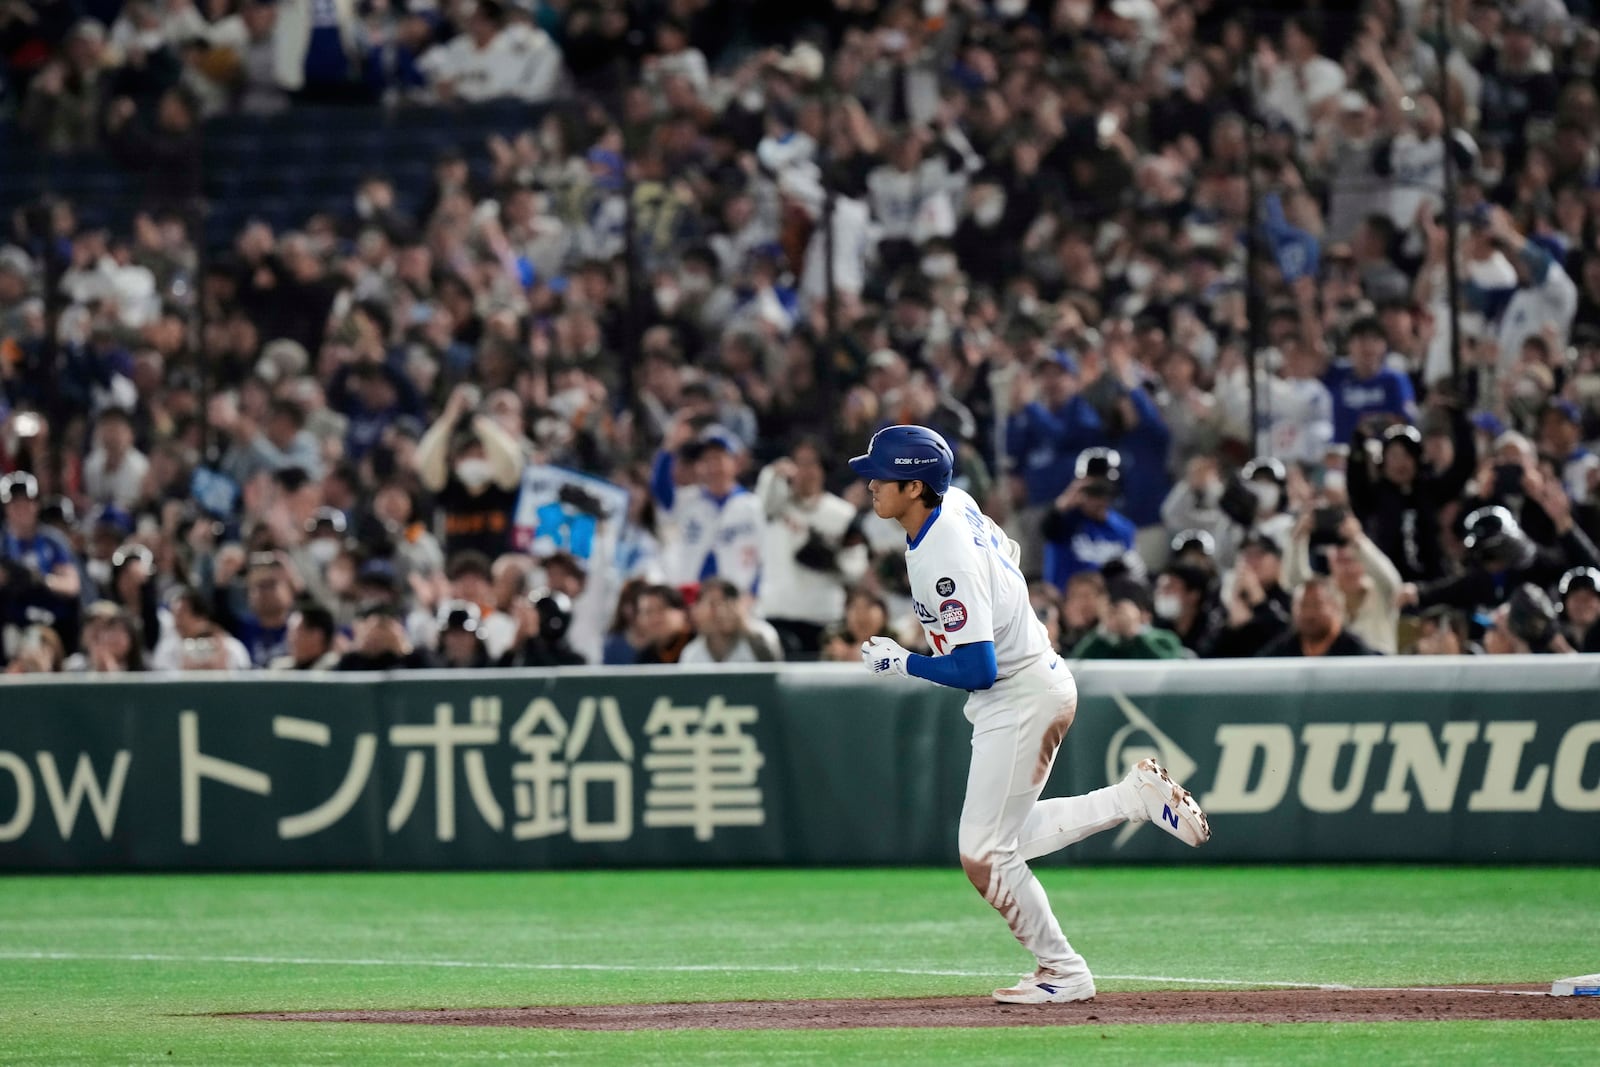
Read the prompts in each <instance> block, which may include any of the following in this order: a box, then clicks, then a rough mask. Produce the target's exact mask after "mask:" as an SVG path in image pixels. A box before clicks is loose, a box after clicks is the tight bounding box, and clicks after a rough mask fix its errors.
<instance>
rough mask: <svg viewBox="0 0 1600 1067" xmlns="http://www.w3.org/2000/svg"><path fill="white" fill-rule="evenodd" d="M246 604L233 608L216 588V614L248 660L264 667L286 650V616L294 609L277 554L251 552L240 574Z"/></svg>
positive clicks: (292, 595)
mask: <svg viewBox="0 0 1600 1067" xmlns="http://www.w3.org/2000/svg"><path fill="white" fill-rule="evenodd" d="M244 579H245V595H246V607H245V610H243V611H241V612H237V613H235V612H233V611H232V610H231V605H230V603H229V598H228V596H227V593H226V590H224V589H220V588H219V590H218V596H217V610H216V617H217V618H218V619H219V620H221V621H222V622H223V623H224V625H225V626H226V627H227V629H228V630H229V631H230V632H231V633H232V634H233V636H235V637H237V638H238V639H239V641H240V643H241V644H243V645H244V647H245V650H246V651H247V652H248V653H249V654H250V663H251V665H252V666H255V667H265V666H267V665H268V664H270V663H271V662H272V661H273V660H275V659H277V658H279V657H280V656H284V655H288V654H289V616H290V615H291V614H292V613H293V611H294V595H295V591H294V586H293V585H292V584H291V582H290V580H289V571H288V568H287V567H286V566H285V563H284V560H283V558H282V557H281V556H279V555H278V554H276V553H273V552H258V553H254V554H252V555H251V557H250V560H249V563H248V567H247V569H246V571H245V575H244Z"/></svg>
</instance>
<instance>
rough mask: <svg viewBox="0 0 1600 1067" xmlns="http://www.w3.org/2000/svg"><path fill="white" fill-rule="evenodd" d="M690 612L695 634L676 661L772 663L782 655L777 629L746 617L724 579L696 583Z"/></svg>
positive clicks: (737, 594)
mask: <svg viewBox="0 0 1600 1067" xmlns="http://www.w3.org/2000/svg"><path fill="white" fill-rule="evenodd" d="M693 615H694V625H695V630H696V631H697V633H696V636H695V638H694V640H692V641H690V642H689V644H688V646H687V647H686V648H684V650H683V654H682V655H681V656H680V657H679V658H678V662H679V663H683V664H695V663H772V662H775V661H778V660H781V659H783V658H784V656H783V645H782V643H781V642H780V640H779V638H778V634H777V631H775V630H774V629H773V628H772V626H770V625H769V624H767V623H764V622H761V621H759V620H756V619H753V618H751V617H750V615H749V613H748V611H747V610H746V606H745V603H744V598H743V596H742V595H741V594H740V592H739V589H738V587H737V586H735V585H734V584H733V583H732V582H730V581H728V580H727V579H725V578H707V579H706V580H705V581H703V582H701V583H700V593H699V595H698V596H697V597H695V602H694V610H693Z"/></svg>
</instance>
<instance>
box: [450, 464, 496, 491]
mask: <svg viewBox="0 0 1600 1067" xmlns="http://www.w3.org/2000/svg"><path fill="white" fill-rule="evenodd" d="M493 474H494V467H493V466H491V465H490V463H489V461H488V460H486V459H480V458H477V457H474V458H472V459H464V460H461V461H460V462H459V463H457V464H456V477H457V478H459V479H460V480H461V484H462V485H464V486H466V487H467V488H468V489H477V488H479V487H481V486H484V485H487V484H488V482H489V478H490V477H491V476H492V475H493Z"/></svg>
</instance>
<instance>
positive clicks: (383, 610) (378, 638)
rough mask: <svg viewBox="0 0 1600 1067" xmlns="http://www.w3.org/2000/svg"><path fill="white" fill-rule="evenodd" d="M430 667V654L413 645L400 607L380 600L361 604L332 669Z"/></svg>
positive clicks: (363, 669) (387, 669) (378, 669)
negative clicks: (350, 635)
mask: <svg viewBox="0 0 1600 1067" xmlns="http://www.w3.org/2000/svg"><path fill="white" fill-rule="evenodd" d="M431 666H433V660H432V657H430V656H429V655H428V653H427V652H426V651H424V650H422V649H420V648H417V647H416V646H415V645H414V644H412V641H411V638H410V637H409V636H408V635H407V634H406V626H405V620H404V616H403V614H402V612H401V610H400V608H399V607H398V606H397V605H395V604H393V603H390V602H387V601H383V600H376V601H370V602H368V603H366V604H363V605H362V606H361V608H360V609H359V610H358V611H357V613H356V624H355V634H354V637H353V638H352V639H351V642H350V648H349V649H348V650H347V651H346V652H345V653H344V655H342V656H340V657H339V662H338V663H337V664H336V665H335V667H334V669H335V670H340V671H392V670H402V669H407V668H411V669H415V668H422V667H431Z"/></svg>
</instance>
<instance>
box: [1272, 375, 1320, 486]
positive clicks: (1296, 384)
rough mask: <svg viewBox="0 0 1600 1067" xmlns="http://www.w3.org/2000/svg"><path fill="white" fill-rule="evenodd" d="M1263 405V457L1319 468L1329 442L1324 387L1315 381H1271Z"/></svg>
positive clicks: (1286, 379) (1281, 379)
mask: <svg viewBox="0 0 1600 1067" xmlns="http://www.w3.org/2000/svg"><path fill="white" fill-rule="evenodd" d="M1267 403H1268V408H1269V410H1268V412H1267V438H1268V440H1269V441H1270V442H1271V443H1270V446H1269V447H1268V449H1267V454H1268V455H1272V456H1277V457H1278V458H1279V459H1281V460H1283V461H1285V462H1288V461H1290V460H1298V461H1300V462H1302V463H1311V464H1315V465H1317V466H1319V467H1320V466H1321V465H1322V464H1323V463H1324V462H1325V461H1326V460H1327V458H1328V443H1329V442H1330V441H1332V440H1333V396H1332V394H1330V393H1329V392H1328V387H1327V386H1325V385H1323V384H1322V383H1321V382H1319V381H1317V380H1316V379H1315V378H1273V379H1272V386H1271V389H1270V391H1269V392H1268V393H1267Z"/></svg>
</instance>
